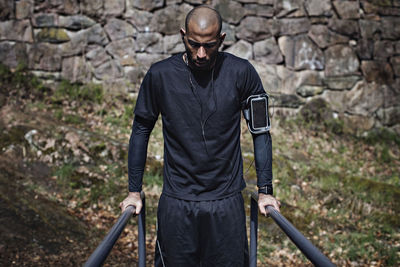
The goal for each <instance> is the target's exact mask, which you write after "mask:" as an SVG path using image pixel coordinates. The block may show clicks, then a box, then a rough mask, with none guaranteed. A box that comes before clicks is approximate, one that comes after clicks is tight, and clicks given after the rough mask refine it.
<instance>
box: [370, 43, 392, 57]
mask: <svg viewBox="0 0 400 267" xmlns="http://www.w3.org/2000/svg"><path fill="white" fill-rule="evenodd" d="M393 54H394V45H393V42H391V41H387V40H384V41H376V42H375V43H374V59H377V60H386V59H387V58H389V57H391V56H392V55H393Z"/></svg>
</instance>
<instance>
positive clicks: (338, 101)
mask: <svg viewBox="0 0 400 267" xmlns="http://www.w3.org/2000/svg"><path fill="white" fill-rule="evenodd" d="M320 97H322V98H323V99H325V101H327V102H328V103H329V106H330V107H331V109H332V110H333V111H334V112H338V113H344V112H345V111H346V103H345V102H344V94H343V92H340V91H330V90H325V91H324V92H323V93H322V94H321V96H320Z"/></svg>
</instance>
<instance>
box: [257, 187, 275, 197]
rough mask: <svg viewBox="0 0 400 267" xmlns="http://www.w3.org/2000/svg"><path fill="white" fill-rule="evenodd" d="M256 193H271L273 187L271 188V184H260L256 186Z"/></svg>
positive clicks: (272, 192)
mask: <svg viewBox="0 0 400 267" xmlns="http://www.w3.org/2000/svg"><path fill="white" fill-rule="evenodd" d="M258 193H263V194H266V195H273V194H274V189H273V187H272V185H266V186H261V187H259V188H258Z"/></svg>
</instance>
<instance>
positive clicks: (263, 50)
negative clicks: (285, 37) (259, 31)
mask: <svg viewBox="0 0 400 267" xmlns="http://www.w3.org/2000/svg"><path fill="white" fill-rule="evenodd" d="M253 49H254V58H255V59H256V60H259V61H261V62H263V63H266V64H278V63H281V62H282V61H283V57H282V55H281V51H280V50H279V47H278V45H277V43H276V41H275V38H273V37H270V38H268V39H265V40H263V41H259V42H256V43H254V46H253Z"/></svg>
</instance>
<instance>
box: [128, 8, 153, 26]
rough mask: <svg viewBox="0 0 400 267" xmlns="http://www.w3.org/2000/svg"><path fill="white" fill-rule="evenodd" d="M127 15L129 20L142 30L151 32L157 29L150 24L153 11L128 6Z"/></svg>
mask: <svg viewBox="0 0 400 267" xmlns="http://www.w3.org/2000/svg"><path fill="white" fill-rule="evenodd" d="M125 17H126V18H127V21H129V22H130V23H132V25H133V26H134V27H135V28H136V29H137V30H138V31H140V32H149V31H153V30H154V29H157V28H154V27H153V26H152V25H150V23H151V20H152V18H153V13H150V12H147V11H142V10H137V9H135V8H128V9H127V10H126V13H125Z"/></svg>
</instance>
